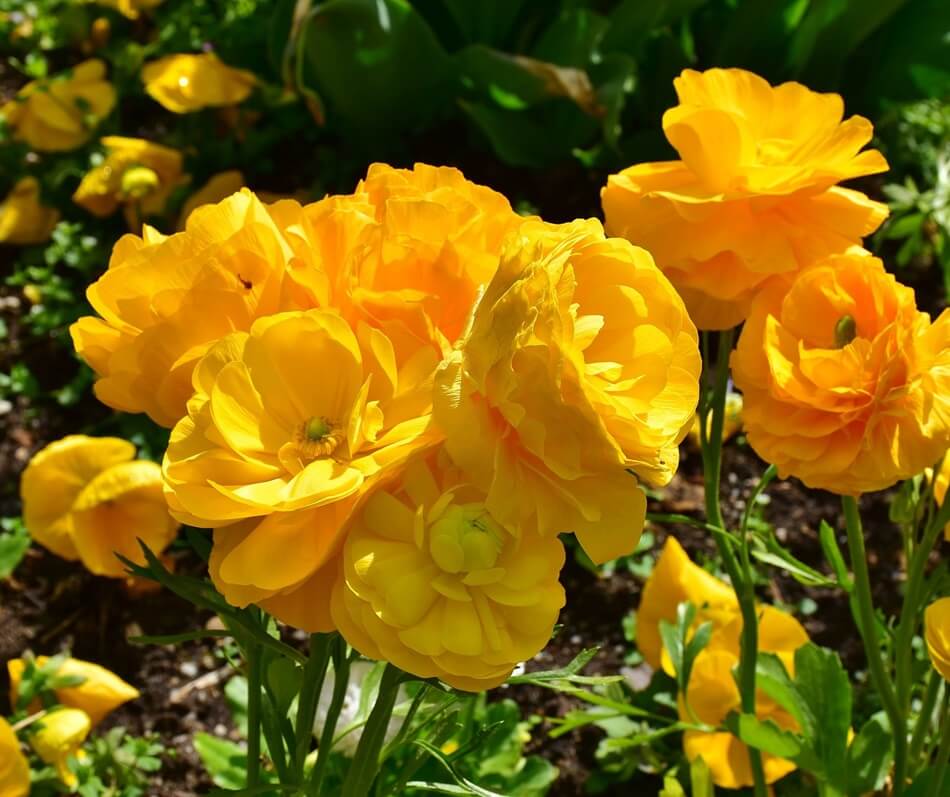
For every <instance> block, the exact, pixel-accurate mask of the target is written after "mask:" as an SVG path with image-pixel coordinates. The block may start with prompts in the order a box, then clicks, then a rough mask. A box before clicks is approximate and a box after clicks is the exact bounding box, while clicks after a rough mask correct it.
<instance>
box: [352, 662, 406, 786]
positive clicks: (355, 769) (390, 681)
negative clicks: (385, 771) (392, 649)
mask: <svg viewBox="0 0 950 797" xmlns="http://www.w3.org/2000/svg"><path fill="white" fill-rule="evenodd" d="M401 682H402V672H401V671H400V670H399V669H398V668H397V667H394V666H393V665H392V664H387V665H386V669H385V670H383V677H382V680H381V681H380V683H379V693H378V694H377V695H376V704H375V705H374V706H373V710H372V712H370V715H369V720H367V722H366V725H365V726H364V728H363V735H362V736H360V743H359V745H357V748H356V755H354V756H353V760H352V761H351V762H350V769H349V771H348V772H347V774H346V780H345V781H344V782H343V791H342V792H341V797H366V795H368V794H369V793H370V791H371V789H372V785H373V781H374V780H375V779H376V775H377V774H378V773H379V764H380V761H379V753H380V751H381V750H382V749H383V742H384V741H385V739H386V729H387V728H388V727H389V720H390V718H391V717H392V713H393V707H394V706H395V705H396V696H397V695H398V694H399V684H400V683H401Z"/></svg>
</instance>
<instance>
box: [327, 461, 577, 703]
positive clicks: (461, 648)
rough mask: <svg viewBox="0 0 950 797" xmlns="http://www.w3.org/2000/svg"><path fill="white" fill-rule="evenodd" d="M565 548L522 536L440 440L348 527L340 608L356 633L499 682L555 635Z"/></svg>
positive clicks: (362, 641)
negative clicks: (501, 519) (503, 521)
mask: <svg viewBox="0 0 950 797" xmlns="http://www.w3.org/2000/svg"><path fill="white" fill-rule="evenodd" d="M563 564H564V549H563V546H562V545H561V543H560V542H559V541H558V540H557V539H556V538H553V537H542V536H540V535H539V534H537V533H536V532H533V531H525V532H524V533H522V534H520V535H517V536H516V535H514V534H512V533H510V532H509V530H507V529H505V528H504V527H502V526H501V525H500V524H499V523H498V522H497V521H496V520H495V518H494V517H492V515H491V514H490V512H489V511H488V509H487V508H486V506H485V502H484V493H482V492H481V491H480V490H478V489H477V488H475V487H473V486H472V485H470V484H468V483H467V481H466V479H465V476H464V474H462V472H461V471H459V470H458V469H457V468H455V467H454V466H453V465H452V464H451V462H450V461H449V460H448V458H447V457H445V456H444V454H443V453H442V452H440V451H439V450H438V449H437V450H436V451H435V452H431V453H428V454H425V455H422V456H419V457H417V458H414V459H413V460H411V461H410V462H409V463H408V464H407V466H406V467H405V469H404V470H403V472H402V473H401V474H400V475H399V476H398V477H396V478H394V479H392V480H389V481H387V482H386V483H385V485H383V486H381V487H380V488H379V489H377V490H375V491H374V492H373V493H371V494H370V495H369V497H368V498H367V499H366V501H365V503H364V504H363V505H362V506H361V508H360V509H359V510H358V511H357V512H356V513H355V515H354V516H353V518H352V520H351V522H350V524H349V526H348V528H347V531H346V535H345V542H344V545H343V552H342V556H341V567H340V573H339V575H338V577H337V581H336V586H335V587H334V590H333V602H332V612H333V619H334V620H335V622H336V624H337V627H338V628H339V629H340V631H341V632H342V634H343V636H344V637H345V638H346V640H347V641H348V642H349V643H350V644H351V645H353V646H354V647H355V648H356V649H357V650H359V651H360V652H361V653H363V654H364V655H366V656H369V657H371V658H376V659H385V660H386V661H390V662H392V663H394V664H396V665H397V666H398V667H401V668H402V669H404V670H406V671H407V672H411V673H413V674H414V675H417V676H419V677H422V678H431V677H436V678H439V679H441V680H443V681H445V682H446V683H448V684H451V685H452V686H454V687H456V688H458V689H464V690H468V691H478V690H482V689H488V688H491V687H494V686H498V685H499V684H500V683H502V682H503V681H504V680H505V679H506V678H507V677H508V676H509V675H510V673H511V671H512V669H513V668H514V667H515V665H517V664H518V663H519V662H521V661H524V660H526V659H529V658H531V657H533V656H534V655H535V654H537V652H538V651H539V650H540V649H541V648H542V647H543V646H544V645H545V644H547V642H548V640H549V639H550V636H551V632H552V630H553V628H554V623H555V621H556V620H557V616H558V612H559V611H560V609H561V607H562V606H563V605H564V590H563V589H562V588H561V585H560V584H559V583H558V573H559V572H560V569H561V566H562V565H563Z"/></svg>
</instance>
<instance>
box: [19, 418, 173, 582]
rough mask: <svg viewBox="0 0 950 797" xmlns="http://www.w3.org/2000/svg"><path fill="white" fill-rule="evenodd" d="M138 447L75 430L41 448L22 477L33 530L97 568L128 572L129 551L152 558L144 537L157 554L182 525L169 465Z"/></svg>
mask: <svg viewBox="0 0 950 797" xmlns="http://www.w3.org/2000/svg"><path fill="white" fill-rule="evenodd" d="M134 457H135V447H134V446H133V445H132V444H131V443H129V442H127V441H125V440H120V439H118V438H115V437H86V436H85V435H70V436H68V437H64V438H63V439H62V440H57V441H56V442H54V443H50V445H48V446H46V448H44V449H43V450H41V451H40V452H39V453H37V454H36V455H35V456H34V457H33V459H32V460H30V463H29V465H27V467H26V470H24V472H23V477H22V480H21V482H20V495H21V497H22V499H23V520H24V523H25V524H26V527H27V529H28V530H29V532H30V535H31V536H32V537H33V539H35V540H36V541H37V542H39V543H40V544H41V545H43V546H44V547H46V548H48V549H49V550H50V551H52V552H53V553H55V554H56V555H57V556H61V557H63V558H64V559H69V560H75V559H79V560H81V561H82V563H83V564H84V565H85V566H86V567H87V568H88V569H89V570H90V571H92V572H93V573H95V574H96V575H102V576H111V577H113V578H125V577H126V572H125V566H124V565H123V564H122V563H121V562H120V561H119V560H118V559H117V558H116V554H117V553H118V554H121V555H122V556H125V557H126V558H128V559H131V560H133V561H135V562H141V563H143V564H144V558H143V556H142V551H141V548H140V547H139V544H138V542H137V538H138V539H141V540H142V541H143V542H145V543H146V544H147V545H148V546H149V548H151V549H152V550H153V551H154V552H155V553H156V554H158V553H161V552H162V551H163V550H164V549H165V547H166V546H167V545H168V544H169V543H170V542H171V541H172V540H173V539H174V537H175V534H176V533H177V530H178V524H177V523H176V522H175V521H174V520H173V519H172V518H171V517H170V516H169V514H168V509H167V507H166V505H165V501H164V498H163V497H162V476H161V468H160V467H159V466H158V465H157V464H156V463H154V462H147V461H144V460H136V459H134Z"/></svg>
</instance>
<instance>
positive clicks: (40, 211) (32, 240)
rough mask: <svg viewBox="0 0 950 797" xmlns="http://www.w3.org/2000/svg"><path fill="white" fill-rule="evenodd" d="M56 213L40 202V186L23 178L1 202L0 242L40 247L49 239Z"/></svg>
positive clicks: (30, 179) (34, 180)
mask: <svg viewBox="0 0 950 797" xmlns="http://www.w3.org/2000/svg"><path fill="white" fill-rule="evenodd" d="M57 221H59V211H58V210H55V209H53V208H48V207H46V206H45V205H42V204H41V203H40V184H39V183H38V182H37V180H36V178H35V177H22V178H20V179H19V180H17V182H16V185H14V186H13V190H12V191H11V192H10V193H9V194H7V198H6V199H4V200H3V202H2V203H0V243H6V244H40V243H43V242H44V241H46V240H48V239H49V236H50V233H51V232H52V231H53V227H55V226H56V222H57Z"/></svg>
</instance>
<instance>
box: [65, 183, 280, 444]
mask: <svg viewBox="0 0 950 797" xmlns="http://www.w3.org/2000/svg"><path fill="white" fill-rule="evenodd" d="M291 256H292V252H291V250H290V247H289V246H288V245H287V243H286V241H285V240H284V239H283V237H282V235H281V233H280V230H279V229H278V228H277V226H276V225H275V224H274V222H273V220H272V219H271V217H270V215H269V214H268V212H267V210H266V209H265V208H264V206H263V205H262V204H261V203H260V202H259V201H258V200H257V198H256V197H255V196H254V195H253V194H252V193H251V192H250V191H247V190H244V191H241V192H240V193H238V194H235V195H234V196H231V197H229V198H228V199H226V200H224V201H223V202H220V203H218V204H217V205H211V206H207V207H201V208H198V209H197V210H195V211H194V212H193V213H192V214H191V216H190V218H189V220H188V225H187V228H186V229H185V231H184V232H181V233H178V234H176V235H172V236H170V237H166V236H164V235H161V234H160V233H158V232H156V231H155V230H153V229H151V228H150V227H146V228H145V229H144V231H143V234H142V237H141V238H139V237H137V236H134V235H126V236H125V237H124V238H122V239H121V240H120V241H119V242H118V243H117V244H116V246H115V248H114V250H113V252H112V259H111V261H110V262H109V269H108V271H106V272H105V274H103V275H102V276H101V277H100V278H99V279H98V280H97V281H96V282H94V283H93V284H92V285H91V286H90V287H89V289H88V290H87V292H86V296H87V297H88V299H89V302H90V304H92V306H93V309H94V310H95V311H96V312H97V313H99V315H101V316H102V318H101V319H100V318H95V317H88V316H87V317H85V318H81V319H80V320H79V321H77V322H76V323H75V324H73V325H72V327H71V328H70V333H71V335H72V337H73V344H74V345H75V347H76V351H77V352H78V353H79V355H80V356H81V357H82V358H83V359H84V360H86V362H88V363H89V365H91V366H92V368H93V370H95V371H96V373H97V375H98V376H99V380H98V381H97V382H96V386H95V390H96V396H97V397H98V398H99V400H100V401H102V402H104V403H105V404H108V405H109V406H110V407H114V408H115V409H119V410H123V411H125V412H146V413H148V415H149V417H151V418H152V420H154V421H155V422H156V423H159V424H161V425H162V426H168V427H170V426H173V425H174V424H175V422H176V421H178V419H179V418H181V417H182V416H184V415H185V414H186V409H185V404H186V402H187V401H188V398H189V396H191V394H192V384H191V379H192V371H193V370H194V366H195V363H196V362H197V361H198V360H199V359H200V358H201V355H202V354H204V352H205V350H206V349H207V348H208V346H209V345H210V344H211V343H213V342H214V341H216V340H218V339H219V338H221V337H223V336H225V335H227V334H229V333H230V332H233V331H234V330H246V329H249V328H250V326H251V323H252V322H253V320H254V319H255V318H257V317H258V316H262V315H268V314H270V313H274V312H277V310H278V309H279V301H280V290H281V281H282V278H283V274H284V269H285V267H286V263H287V260H288V259H289V258H290V257H291ZM210 309H213V312H210V311H209V310H210Z"/></svg>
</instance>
